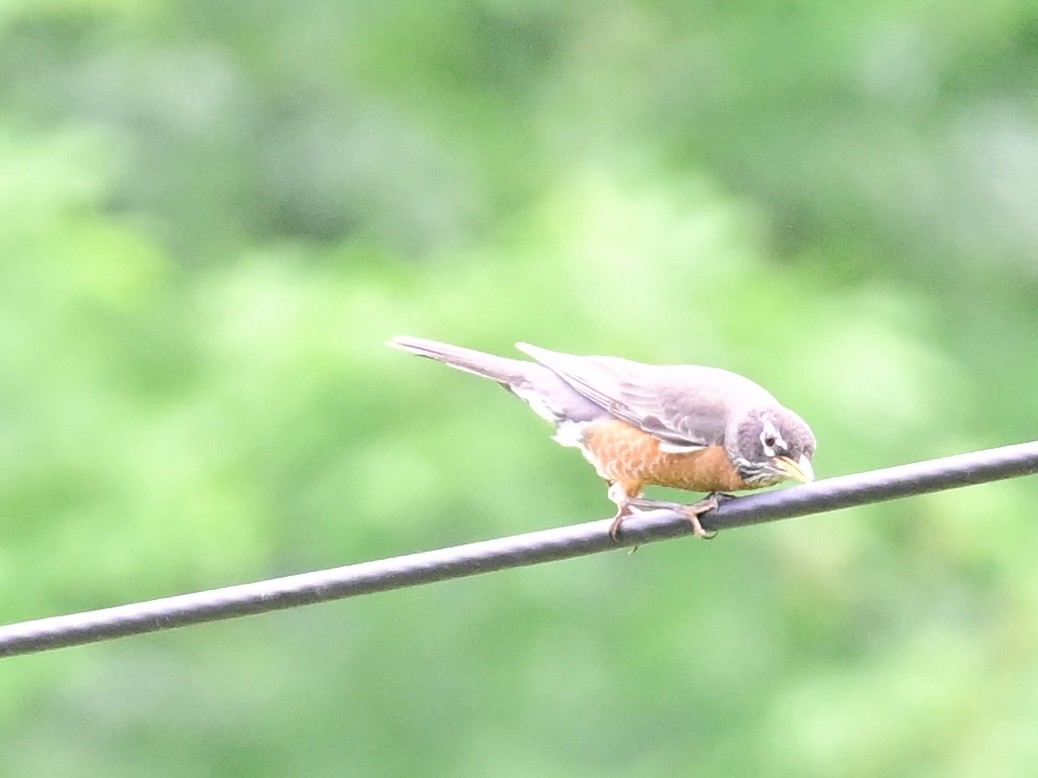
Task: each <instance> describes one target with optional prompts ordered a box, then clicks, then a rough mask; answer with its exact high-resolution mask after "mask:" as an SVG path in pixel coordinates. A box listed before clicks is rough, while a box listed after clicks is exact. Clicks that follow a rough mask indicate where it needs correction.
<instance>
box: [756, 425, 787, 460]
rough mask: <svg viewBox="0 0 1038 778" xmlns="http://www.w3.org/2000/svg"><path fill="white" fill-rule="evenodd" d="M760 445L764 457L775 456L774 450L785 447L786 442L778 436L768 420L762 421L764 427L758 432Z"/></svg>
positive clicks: (777, 432)
mask: <svg viewBox="0 0 1038 778" xmlns="http://www.w3.org/2000/svg"><path fill="white" fill-rule="evenodd" d="M760 444H761V447H762V448H763V450H764V456H766V457H773V456H775V450H776V449H780V448H785V447H786V441H784V440H783V439H782V436H781V435H779V431H778V430H777V429H775V425H774V424H772V423H771V421H770V420H769V419H765V420H764V427H763V429H761V431H760Z"/></svg>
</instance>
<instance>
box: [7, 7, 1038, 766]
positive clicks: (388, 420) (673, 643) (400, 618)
mask: <svg viewBox="0 0 1038 778" xmlns="http://www.w3.org/2000/svg"><path fill="white" fill-rule="evenodd" d="M0 36H2V45H0V67H2V69H3V73H4V78H3V81H2V84H3V86H2V87H0V89H2V90H3V91H2V96H3V99H2V100H0V193H2V196H0V227H2V228H0V256H2V259H0V354H2V358H3V370H0V507H2V510H0V521H2V522H3V530H4V542H3V544H2V545H0V582H2V585H3V589H4V591H5V592H6V593H7V596H6V597H4V598H3V605H2V615H0V618H2V620H3V621H5V622H11V621H17V620H21V619H28V618H35V617H39V616H44V615H53V614H58V613H64V612H70V611H75V610H81V609H90V608H95V607H102V606H105V605H111V604H118V603H123V602H131V601H136V600H140V599H145V598H151V597H157V596H162V595H166V594H173V593H177V592H181V591H191V590H197V589H204V588H210V587H215V586H221V585H226V584H231V583H237V582H244V581H248V580H255V579H259V578H263V577H267V576H275V575H282V574H288V573H292V572H300V571H305V570H311V569H318V568H321V567H327V566H334V565H340V564H347V563H350V562H354V561H361V560H366V559H372V558H378V557H383V556H390V555H395V554H400V553H406V552H410V551H415V550H421V549H426V548H432V547H437V546H441V545H449V544H454V543H460V542H466V541H470V540H476V539H481V538H486V537H492V536H498V535H504V534H511V533H517V532H521V531H526V530H531V529H536V528H540V527H549V526H555V525H561V524H566V523H571V522H576V521H582V520H587V519H591V518H597V517H604V516H606V515H608V513H609V509H610V507H611V506H610V505H609V504H608V502H607V501H606V500H605V495H604V489H603V488H602V486H601V484H600V483H599V482H598V481H597V479H596V478H595V476H594V474H593V473H592V472H591V470H590V468H589V467H587V465H586V464H585V463H584V462H583V461H582V460H581V459H580V457H579V456H577V455H576V454H575V453H574V452H572V451H567V450H564V449H562V448H559V447H557V446H554V445H553V444H552V443H551V442H550V441H549V440H548V438H547V433H548V432H549V430H548V429H547V428H546V426H545V425H544V424H543V423H542V422H540V421H538V420H537V419H536V418H535V417H533V415H532V414H530V413H529V412H528V411H527V410H525V409H524V408H523V407H522V406H521V405H520V404H518V403H516V402H515V401H514V400H512V399H510V398H508V397H507V396H506V395H505V394H504V393H501V392H498V391H497V390H496V389H494V387H492V386H490V385H488V384H486V383H485V382H481V381H477V380H476V379H472V378H469V377H466V376H463V375H461V374H458V373H455V372H453V371H449V370H447V369H444V368H441V367H437V366H434V365H432V364H430V363H427V362H419V361H418V360H413V359H408V358H406V357H404V356H403V355H400V354H397V353H394V352H390V351H388V350H386V349H384V348H383V346H382V342H383V341H384V340H385V339H386V338H388V337H390V336H392V335H395V334H401V333H409V334H417V335H424V336H428V337H436V338H441V339H445V340H450V341H454V342H458V343H463V344H466V345H471V346H475V347H479V348H483V349H486V350H491V351H498V352H502V353H511V351H510V348H511V343H512V342H513V341H515V340H517V339H523V340H529V341H532V342H534V343H540V344H543V345H545V346H548V347H552V348H557V349H561V350H569V351H575V352H593V353H613V354H619V355H624V356H628V357H631V358H635V359H641V360H644V361H658V362H697V363H706V364H716V365H721V366H725V367H728V368H731V369H735V370H738V371H740V372H743V373H745V374H747V375H750V376H751V377H753V378H755V379H757V380H759V381H760V382H762V383H764V384H765V385H767V386H768V387H769V388H770V389H771V390H772V391H773V392H775V393H776V394H777V395H778V396H779V397H780V398H781V399H782V400H784V401H785V402H786V403H787V404H789V405H790V406H791V407H793V408H795V409H796V410H798V411H799V412H800V413H801V414H802V415H804V416H805V417H806V418H807V419H808V420H809V421H810V422H811V423H812V425H813V426H814V428H815V431H816V433H817V435H818V438H819V440H820V448H819V454H818V457H817V458H816V462H815V464H816V469H817V471H818V473H819V474H820V475H823V476H824V475H833V474H838V473H846V472H853V471H856V470H861V469H866V468H871V467H877V466H883V465H887V464H894V463H898V462H903V461H911V460H918V459H924V458H928V457H931V456H936V455H942V454H950V453H955V452H959V451H965V450H971V449H975V448H980V447H983V446H987V445H997V444H1000V443H1009V442H1016V441H1021V440H1027V439H1031V438H1034V437H1035V436H1036V429H1038V395H1036V393H1035V390H1034V387H1035V386H1036V384H1038V360H1036V359H1035V348H1036V346H1035V343H1036V337H1038V183H1036V182H1038V102H1036V95H1038V6H1036V5H1035V3H1033V2H1025V1H1024V0H1005V1H1004V2H996V3H988V4H980V5H978V4H976V3H966V2H961V0H960V1H959V2H952V3H946V4H944V5H941V6H935V5H934V4H932V3H922V2H901V3H861V2H859V3H852V4H845V3H844V4H836V3H832V4H821V3H816V4H811V3H788V2H786V3H726V4H717V3H677V2H653V3H649V2H612V3H605V4H599V5H586V4H556V3H544V2H533V3H513V2H508V0H495V2H483V3H477V2H472V1H471V0H466V1H464V2H462V1H461V0H454V1H453V2H445V3H437V4H430V5H422V4H418V3H408V4H404V3H374V2H364V1H363V0H358V2H353V3H338V2H332V1H331V0H301V2H298V3H295V4H292V5H287V4H279V3H268V2H242V1H241V0H238V1H237V2H235V1H234V0H229V1H228V2H222V3H217V4H212V3H202V2H197V0H187V1H186V2H179V3H173V2H166V1H165V0H150V1H149V2H137V1H136V0H134V2H129V1H128V0H123V1H122V2H120V1H119V0H108V1H107V2H98V1H97V0H94V1H93V2H91V1H90V0H86V1H85V2H84V1H83V0H80V1H79V2H73V1H72V0H53V1H52V2H48V3H27V2H22V3H17V2H15V3H7V4H6V7H5V13H3V14H2V15H0ZM1035 505H1038V484H1036V483H1034V482H1032V481H1030V480H1026V479H1025V480H1018V481H1013V482H1007V483H1001V484H996V485H989V486H984V487H976V488H973V489H968V490H964V491H956V492H948V493H943V494H939V495H934V496H931V497H925V498H918V499H913V500H906V501H902V502H896V503H890V504H884V505H877V506H872V507H870V508H867V509H860V510H854V511H846V512H844V513H841V514H837V515H833V516H818V517H812V518H806V519H801V520H799V521H797V522H788V523H781V524H776V525H770V526H764V527H759V528H755V529H752V530H744V531H739V532H732V533H729V534H726V535H723V536H722V537H721V538H719V539H718V540H716V541H714V542H712V543H710V544H704V543H695V542H692V541H689V542H672V543H665V544H658V545H654V546H649V547H646V548H644V549H642V550H641V551H640V552H639V553H638V554H636V555H633V556H629V555H626V554H623V553H617V554H608V555H603V556H601V557H596V558H590V559H581V560H576V561H572V562H567V563H563V564H555V565H548V566H542V567H536V568H529V569H523V570H518V571H512V572H506V573H500V574H495V575H491V576H486V577H480V578H474V579H469V580H465V581H457V582H452V583H446V584H440V585H436V586H429V587H422V588H420V589H416V590H411V591H401V592H395V593H390V594H383V595H379V596H373V597H367V598H362V599H359V600H356V601H348V602H343V603H334V604H328V605H322V606H315V607H311V608H306V609H297V610H293V611H289V612H284V613H279V614H275V615H270V616H264V617H260V618H255V619H249V620H236V621H232V622H226V623H221V624H217V625H211V626H202V627H194V628H190V629H185V630H181V631H179V632H175V633H165V634H159V635H152V636H148V637H142V638H135V639H128V640H123V641H119V642H113V643H105V644H98V645H95V646H89V647H83V648H76V649H68V650H63V651H58V652H54V653H51V654H42V655H38V656H31V657H22V658H16V659H9V660H5V661H4V662H3V663H0V700H2V702H0V724H2V728H0V732H2V734H0V746H2V748H0V753H3V765H4V767H3V773H4V775H34V776H35V775H61V774H74V775H77V776H95V775H96V776H106V778H110V777H111V776H123V775H126V776H130V775H141V774H147V775H154V776H223V775H250V776H267V775H269V776H281V775H306V776H333V775H334V776H339V775H351V776H353V775H357V776H362V775H373V776H374V775H379V776H382V775H451V776H482V775H500V776H512V775H514V776H528V775H543V776H575V775H581V776H582V775H596V776H599V775H602V776H608V775H617V776H619V775H622V776H673V775H684V774H693V773H694V774H697V775H743V774H758V775H769V776H776V775H796V776H832V775H841V776H873V775H897V776H904V775H918V776H936V775H940V776H973V775H977V774H979V773H980V772H982V771H983V772H984V773H985V774H993V775H1003V776H1006V775H1021V776H1024V775H1031V774H1033V769H1034V765H1035V764H1036V763H1038V738H1035V737H1034V732H1035V731H1036V730H1038V669H1036V668H1038V662H1036V661H1035V659H1036V655H1038V569H1036V567H1035V565H1034V564H1033V560H1034V559H1035V556H1036V552H1038V532H1036V530H1035V526H1034V516H1033V514H1034V508H1035Z"/></svg>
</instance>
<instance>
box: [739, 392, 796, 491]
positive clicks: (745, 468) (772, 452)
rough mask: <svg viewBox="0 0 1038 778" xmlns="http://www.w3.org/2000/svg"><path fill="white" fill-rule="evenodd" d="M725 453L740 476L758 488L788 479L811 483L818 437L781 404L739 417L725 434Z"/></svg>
mask: <svg viewBox="0 0 1038 778" xmlns="http://www.w3.org/2000/svg"><path fill="white" fill-rule="evenodd" d="M725 450H726V451H727V452H728V457H729V459H731V460H732V462H733V463H734V464H735V468H736V470H737V471H738V472H739V477H740V478H742V479H743V480H744V481H746V482H748V483H750V484H753V485H754V486H770V485H772V484H777V483H778V482H779V481H785V480H786V479H787V478H793V479H796V480H797V481H805V482H806V481H811V480H813V479H814V470H813V469H812V467H811V458H812V457H813V456H814V454H815V436H814V434H813V433H812V432H811V428H810V427H808V426H807V422H805V421H804V420H803V419H801V418H800V417H799V416H797V415H796V414H795V413H793V411H791V410H789V409H788V408H783V407H782V406H780V405H776V406H771V407H766V408H751V409H749V410H747V411H745V412H743V413H740V414H737V415H736V416H735V417H733V418H732V420H731V422H730V423H729V426H728V430H727V431H726V432H725Z"/></svg>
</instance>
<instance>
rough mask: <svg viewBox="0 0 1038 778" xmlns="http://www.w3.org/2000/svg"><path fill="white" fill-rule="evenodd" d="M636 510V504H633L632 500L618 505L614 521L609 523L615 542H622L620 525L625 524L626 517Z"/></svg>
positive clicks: (611, 535)
mask: <svg viewBox="0 0 1038 778" xmlns="http://www.w3.org/2000/svg"><path fill="white" fill-rule="evenodd" d="M636 512H637V511H636V510H635V509H634V506H632V505H631V503H630V500H628V501H627V502H625V503H623V504H621V505H618V506H617V508H616V515H615V516H614V517H613V523H612V524H610V525H609V537H611V538H612V539H613V542H614V543H619V542H620V525H622V524H623V522H624V519H626V518H627V517H628V516H630V515H631V514H632V513H636Z"/></svg>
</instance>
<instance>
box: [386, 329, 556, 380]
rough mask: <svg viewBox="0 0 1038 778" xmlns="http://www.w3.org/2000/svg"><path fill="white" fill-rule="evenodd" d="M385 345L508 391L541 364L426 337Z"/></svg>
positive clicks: (397, 339)
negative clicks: (482, 378)
mask: <svg viewBox="0 0 1038 778" xmlns="http://www.w3.org/2000/svg"><path fill="white" fill-rule="evenodd" d="M386 345H387V346H392V347H393V348H398V349H401V350H403V351H410V352H411V353H412V354H417V355H418V356H420V357H428V358H429V359H435V360H437V361H439V362H443V363H444V364H447V365H450V366H451V367H454V368H457V369H458V370H464V371H465V372H466V373H472V374H474V375H478V376H483V377H484V378H490V379H492V380H494V381H497V382H498V383H501V384H503V385H504V386H506V387H508V388H513V387H515V386H516V385H518V384H520V383H523V382H525V381H527V380H528V379H529V378H530V371H531V369H537V368H540V365H537V364H536V363H533V362H528V361H526V360H524V359H509V358H507V357H499V356H497V355H495V354H487V353H485V352H483V351H476V350H475V349H471V348H463V347H461V346H452V345H451V344H450V343H440V342H439V341H436V340H426V339H425V338H412V337H409V336H401V337H397V338H393V339H392V340H389V341H386Z"/></svg>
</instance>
